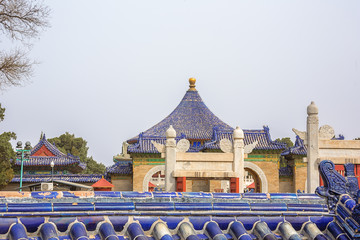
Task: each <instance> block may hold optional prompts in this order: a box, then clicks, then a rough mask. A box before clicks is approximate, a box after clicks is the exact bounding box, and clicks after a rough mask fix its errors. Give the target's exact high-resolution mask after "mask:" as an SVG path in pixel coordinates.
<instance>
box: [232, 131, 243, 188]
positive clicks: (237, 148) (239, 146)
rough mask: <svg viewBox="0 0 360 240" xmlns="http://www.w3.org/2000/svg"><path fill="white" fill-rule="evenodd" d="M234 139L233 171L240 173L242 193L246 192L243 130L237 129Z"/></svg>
mask: <svg viewBox="0 0 360 240" xmlns="http://www.w3.org/2000/svg"><path fill="white" fill-rule="evenodd" d="M233 139H234V145H233V152H234V162H233V170H234V172H236V173H238V178H239V191H240V192H241V193H242V192H244V132H243V130H241V128H239V127H236V129H235V130H234V133H233Z"/></svg>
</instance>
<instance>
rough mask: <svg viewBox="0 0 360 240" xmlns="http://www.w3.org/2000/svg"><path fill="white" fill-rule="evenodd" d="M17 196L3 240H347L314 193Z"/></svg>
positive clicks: (0, 208) (6, 214) (0, 209)
mask: <svg viewBox="0 0 360 240" xmlns="http://www.w3.org/2000/svg"><path fill="white" fill-rule="evenodd" d="M19 195H20V196H22V197H14V194H13V193H12V196H13V197H6V198H1V197H0V222H1V224H0V239H26V238H31V239H35V238H36V239H40V238H39V237H41V239H89V238H91V239H109V240H117V239H122V240H125V239H130V240H135V239H138V240H151V239H160V240H179V239H180V238H181V239H187V240H199V239H203V240H227V239H234V240H235V239H239V240H252V239H271V240H275V239H292V240H300V239H328V238H332V239H339V240H345V239H349V238H347V235H346V232H345V231H344V229H343V228H342V227H341V226H340V225H339V224H338V223H337V222H336V218H335V215H334V212H332V211H330V210H329V209H328V208H327V205H326V199H323V198H321V197H319V196H317V195H315V194H294V193H290V194H286V193H281V194H280V193H278V194H261V193H260V194H256V193H255V194H254V193H253V194H239V193H238V194H227V193H178V192H144V193H140V192H91V191H90V192H31V194H30V193H25V192H24V193H22V194H20V193H19ZM0 196H6V193H1V192H0Z"/></svg>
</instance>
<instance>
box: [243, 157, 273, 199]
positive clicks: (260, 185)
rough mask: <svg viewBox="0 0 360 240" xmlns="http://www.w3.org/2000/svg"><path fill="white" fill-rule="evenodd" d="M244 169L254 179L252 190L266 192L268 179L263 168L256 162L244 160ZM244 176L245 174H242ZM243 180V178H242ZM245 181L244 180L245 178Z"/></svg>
mask: <svg viewBox="0 0 360 240" xmlns="http://www.w3.org/2000/svg"><path fill="white" fill-rule="evenodd" d="M244 170H245V173H246V172H247V173H248V174H249V175H250V176H251V178H252V179H253V181H254V184H253V186H254V188H253V189H254V192H261V193H267V192H268V181H267V179H266V176H265V173H264V172H263V170H262V169H261V168H260V167H258V166H257V165H256V164H254V163H251V162H246V161H245V162H244ZM244 177H245V178H246V175H245V176H244ZM244 180H245V179H244ZM245 181H246V180H245Z"/></svg>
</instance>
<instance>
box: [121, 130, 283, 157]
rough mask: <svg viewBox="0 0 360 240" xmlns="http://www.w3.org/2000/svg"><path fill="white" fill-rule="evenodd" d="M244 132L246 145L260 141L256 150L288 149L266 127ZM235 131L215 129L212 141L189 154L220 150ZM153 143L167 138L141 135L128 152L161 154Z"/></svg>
mask: <svg viewBox="0 0 360 240" xmlns="http://www.w3.org/2000/svg"><path fill="white" fill-rule="evenodd" d="M243 131H244V143H245V145H248V144H251V143H253V142H255V141H258V144H257V145H256V147H255V149H257V150H282V149H285V148H286V144H285V143H280V142H277V141H272V140H271V136H270V132H269V128H268V127H266V126H264V128H263V129H258V130H243ZM232 134H233V131H232V130H231V131H224V130H221V129H217V128H216V127H215V128H214V129H213V135H212V139H211V140H208V141H205V143H204V144H203V145H201V146H198V147H193V146H191V147H190V149H189V152H199V151H204V150H208V149H211V150H213V149H220V145H219V144H220V140H221V139H223V138H227V139H229V140H231V141H232ZM183 137H184V136H180V137H177V138H176V140H177V141H179V140H180V139H182V138H183ZM151 141H155V142H158V143H161V144H165V141H166V138H165V137H151V136H150V137H149V136H144V135H142V134H140V136H139V138H138V142H137V143H134V144H131V145H129V146H128V152H130V153H159V152H158V151H157V149H156V148H155V147H154V146H153V144H152V143H151Z"/></svg>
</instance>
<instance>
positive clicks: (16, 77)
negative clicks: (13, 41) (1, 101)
mask: <svg viewBox="0 0 360 240" xmlns="http://www.w3.org/2000/svg"><path fill="white" fill-rule="evenodd" d="M34 63H35V62H33V61H31V60H30V59H29V58H28V57H27V53H24V52H22V51H20V50H15V51H13V52H11V53H3V52H0V89H5V88H7V87H10V86H19V85H21V83H22V82H23V81H24V80H27V79H29V78H30V76H31V74H32V65H33V64H34Z"/></svg>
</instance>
